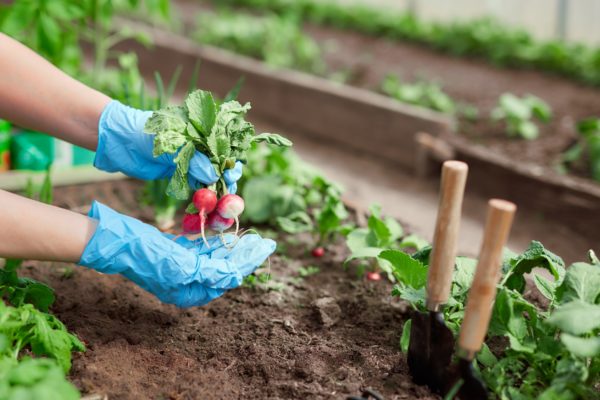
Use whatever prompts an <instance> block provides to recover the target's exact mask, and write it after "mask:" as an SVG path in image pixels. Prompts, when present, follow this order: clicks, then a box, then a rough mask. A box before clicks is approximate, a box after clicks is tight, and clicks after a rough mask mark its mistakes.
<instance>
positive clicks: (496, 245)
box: [458, 199, 517, 359]
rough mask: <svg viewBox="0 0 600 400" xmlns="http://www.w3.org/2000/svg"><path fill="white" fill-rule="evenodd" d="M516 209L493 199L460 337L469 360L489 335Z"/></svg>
mask: <svg viewBox="0 0 600 400" xmlns="http://www.w3.org/2000/svg"><path fill="white" fill-rule="evenodd" d="M516 209H517V207H516V206H515V205H514V204H513V203H511V202H508V201H505V200H498V199H492V200H490V201H489V203H488V215H487V221H486V223H485V231H484V233H483V243H482V244H481V251H480V252H479V261H478V262H477V270H476V271H475V277H474V278H473V284H472V285H471V289H470V290H469V297H468V299H467V306H466V309H465V318H464V320H463V323H462V326H461V328H460V336H459V338H458V346H459V350H461V352H462V356H463V357H466V358H467V359H472V358H473V357H474V356H475V354H476V353H477V352H478V351H479V350H480V349H481V344H482V343H483V339H484V338H485V334H486V333H487V329H488V325H489V323H490V317H491V314H492V304H493V303H494V299H495V298H496V285H497V283H498V279H499V278H500V274H499V272H500V264H501V262H502V250H503V248H504V245H505V244H506V240H507V239H508V233H509V232H510V227H511V225H512V221H513V216H514V214H515V211H516Z"/></svg>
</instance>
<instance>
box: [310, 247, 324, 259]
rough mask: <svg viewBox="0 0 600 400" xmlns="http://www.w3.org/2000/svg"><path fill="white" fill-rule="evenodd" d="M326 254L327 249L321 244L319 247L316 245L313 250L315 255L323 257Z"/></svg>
mask: <svg viewBox="0 0 600 400" xmlns="http://www.w3.org/2000/svg"><path fill="white" fill-rule="evenodd" d="M324 254H325V249H324V248H322V247H320V246H319V247H315V248H314V249H313V250H312V255H313V257H316V258H321V257H323V255H324Z"/></svg>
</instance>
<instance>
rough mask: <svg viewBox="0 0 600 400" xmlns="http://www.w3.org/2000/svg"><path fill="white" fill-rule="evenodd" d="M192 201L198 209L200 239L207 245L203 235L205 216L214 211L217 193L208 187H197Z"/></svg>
mask: <svg viewBox="0 0 600 400" xmlns="http://www.w3.org/2000/svg"><path fill="white" fill-rule="evenodd" d="M192 202H193V203H194V206H195V207H196V209H198V216H199V218H200V233H201V234H202V240H204V244H206V245H207V246H208V247H210V245H209V244H208V241H207V240H206V236H205V235H204V225H206V216H207V214H210V213H211V212H213V211H214V209H215V207H216V206H217V194H216V193H215V192H213V191H212V190H210V189H206V188H205V189H199V190H196V193H194V197H193V198H192Z"/></svg>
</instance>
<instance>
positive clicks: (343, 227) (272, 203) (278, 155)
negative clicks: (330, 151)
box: [240, 146, 350, 243]
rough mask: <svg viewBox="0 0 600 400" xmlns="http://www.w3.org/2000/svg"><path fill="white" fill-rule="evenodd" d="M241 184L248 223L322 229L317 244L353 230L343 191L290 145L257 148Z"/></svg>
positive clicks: (298, 229)
mask: <svg viewBox="0 0 600 400" xmlns="http://www.w3.org/2000/svg"><path fill="white" fill-rule="evenodd" d="M248 157H249V160H248V166H247V168H246V170H245V172H244V177H243V178H242V180H241V182H240V189H241V192H242V193H243V197H244V198H245V199H246V210H245V213H244V218H245V219H246V220H247V221H250V222H253V223H257V224H264V223H268V224H270V225H272V226H277V227H278V228H279V229H281V230H283V231H284V232H286V233H290V234H297V233H302V232H315V233H317V236H318V237H317V242H318V243H325V242H328V241H332V240H334V238H335V236H336V235H338V234H345V233H347V231H348V230H349V227H350V226H349V225H348V223H347V218H348V211H347V209H346V207H345V205H344V203H343V202H342V200H341V189H340V188H339V187H338V186H337V185H335V184H334V183H332V182H331V181H329V180H328V179H327V178H325V177H324V176H322V175H321V174H320V173H319V172H318V171H317V170H316V169H315V168H313V167H312V166H309V165H307V164H306V163H304V162H303V161H302V160H300V158H299V157H298V156H297V155H296V154H295V153H294V152H293V151H292V150H290V149H287V148H272V147H266V146H257V147H256V148H255V149H253V150H252V151H251V152H250V153H249V155H248Z"/></svg>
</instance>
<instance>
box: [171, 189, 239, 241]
mask: <svg viewBox="0 0 600 400" xmlns="http://www.w3.org/2000/svg"><path fill="white" fill-rule="evenodd" d="M192 202H193V204H194V206H195V207H196V209H197V210H198V213H193V214H185V216H184V217H183V226H182V229H183V232H184V233H185V234H197V233H200V234H201V235H202V240H204V243H205V244H206V245H207V246H209V244H208V241H207V240H206V235H205V233H204V232H205V227H206V226H207V225H208V227H209V228H210V229H212V230H213V231H215V232H218V233H219V234H220V235H221V239H222V238H223V236H222V235H223V232H224V231H226V230H227V229H229V228H231V226H232V225H233V224H234V223H235V235H236V236H237V234H238V231H239V227H240V224H239V218H238V217H239V216H240V214H241V213H242V212H243V211H244V200H243V199H242V198H241V197H240V196H238V195H236V194H226V195H224V196H222V197H221V198H220V199H218V200H217V193H216V192H215V191H213V190H211V189H208V188H204V189H199V190H196V192H195V193H194V196H193V197H192ZM209 247H210V246H209Z"/></svg>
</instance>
